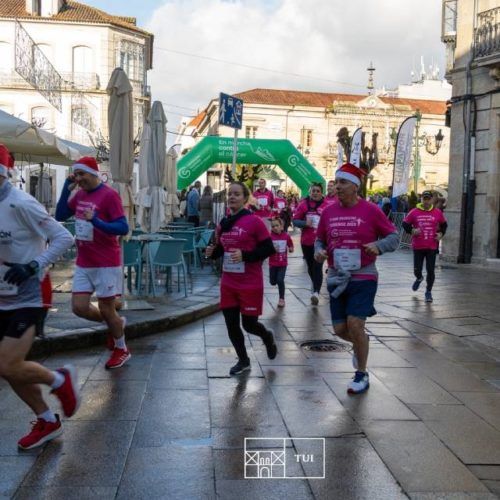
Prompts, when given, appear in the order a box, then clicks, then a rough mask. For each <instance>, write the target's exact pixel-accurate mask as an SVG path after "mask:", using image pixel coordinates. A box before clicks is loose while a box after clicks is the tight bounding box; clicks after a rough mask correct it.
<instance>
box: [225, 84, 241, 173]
mask: <svg viewBox="0 0 500 500" xmlns="http://www.w3.org/2000/svg"><path fill="white" fill-rule="evenodd" d="M242 123H243V100H242V99H238V98H237V97H234V96H232V95H229V94H224V93H222V92H221V93H220V94H219V125H224V126H225V127H231V128H234V141H233V163H232V166H231V172H232V174H233V176H234V175H235V173H236V157H237V154H238V130H239V129H241V127H242Z"/></svg>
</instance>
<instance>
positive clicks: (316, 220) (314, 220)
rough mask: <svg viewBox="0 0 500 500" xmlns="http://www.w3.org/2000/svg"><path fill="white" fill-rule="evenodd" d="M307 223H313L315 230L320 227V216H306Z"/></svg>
mask: <svg viewBox="0 0 500 500" xmlns="http://www.w3.org/2000/svg"><path fill="white" fill-rule="evenodd" d="M306 220H307V221H311V225H312V227H313V228H314V229H316V228H317V227H318V224H319V215H318V214H307V216H306Z"/></svg>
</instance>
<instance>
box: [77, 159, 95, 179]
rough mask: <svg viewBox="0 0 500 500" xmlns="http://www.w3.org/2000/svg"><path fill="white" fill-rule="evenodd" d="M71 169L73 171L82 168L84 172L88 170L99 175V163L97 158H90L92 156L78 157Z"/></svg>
mask: <svg viewBox="0 0 500 500" xmlns="http://www.w3.org/2000/svg"><path fill="white" fill-rule="evenodd" d="M72 170H73V172H75V171H76V170H83V171H84V172H88V173H89V174H92V175H95V176H96V177H98V176H99V165H98V164H97V160H96V159H95V158H92V156H84V157H83V158H80V159H79V160H78V161H77V162H76V163H74V164H73V167H72Z"/></svg>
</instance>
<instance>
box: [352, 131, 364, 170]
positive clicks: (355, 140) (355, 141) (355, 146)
mask: <svg viewBox="0 0 500 500" xmlns="http://www.w3.org/2000/svg"><path fill="white" fill-rule="evenodd" d="M362 138H363V132H362V130H361V127H359V128H358V129H356V131H355V132H354V134H352V140H351V157H350V158H349V163H352V164H353V165H355V166H356V167H358V168H359V167H360V166H361V163H360V162H361V139H362Z"/></svg>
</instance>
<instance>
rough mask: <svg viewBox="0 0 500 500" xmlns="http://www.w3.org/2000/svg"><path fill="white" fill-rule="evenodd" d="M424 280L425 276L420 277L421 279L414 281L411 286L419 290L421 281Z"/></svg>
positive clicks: (414, 289)
mask: <svg viewBox="0 0 500 500" xmlns="http://www.w3.org/2000/svg"><path fill="white" fill-rule="evenodd" d="M422 281H424V278H420V279H419V280H415V281H414V282H413V285H412V286H411V289H412V290H413V291H414V292H416V291H417V290H418V287H419V286H420V283H422Z"/></svg>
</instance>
